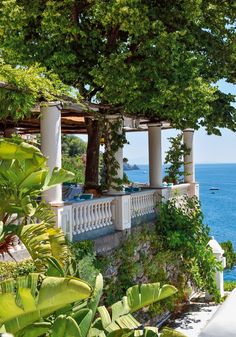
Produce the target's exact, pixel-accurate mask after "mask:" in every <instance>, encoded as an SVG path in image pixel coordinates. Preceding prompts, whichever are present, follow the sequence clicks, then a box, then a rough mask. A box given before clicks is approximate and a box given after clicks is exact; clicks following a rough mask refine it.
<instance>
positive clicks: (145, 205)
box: [144, 194, 149, 214]
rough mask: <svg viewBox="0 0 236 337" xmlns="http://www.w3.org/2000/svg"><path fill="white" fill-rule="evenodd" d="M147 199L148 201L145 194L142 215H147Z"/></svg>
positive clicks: (147, 196)
mask: <svg viewBox="0 0 236 337" xmlns="http://www.w3.org/2000/svg"><path fill="white" fill-rule="evenodd" d="M148 199H149V195H148V194H146V195H144V214H148V213H149V212H148Z"/></svg>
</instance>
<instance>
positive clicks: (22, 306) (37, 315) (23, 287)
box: [0, 274, 91, 334]
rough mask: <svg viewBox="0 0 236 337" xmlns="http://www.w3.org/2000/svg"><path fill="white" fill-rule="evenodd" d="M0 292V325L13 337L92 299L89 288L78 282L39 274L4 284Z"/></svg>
mask: <svg viewBox="0 0 236 337" xmlns="http://www.w3.org/2000/svg"><path fill="white" fill-rule="evenodd" d="M0 289H1V292H0V303H1V306H0V324H4V325H5V327H6V330H7V331H8V332H11V333H13V334H14V333H16V332H18V331H19V330H22V329H24V328H26V327H27V326H29V325H31V324H32V323H34V322H36V321H38V320H40V319H41V318H42V317H47V316H48V315H50V314H51V313H53V312H54V311H56V310H59V309H60V308H63V307H65V306H66V305H67V304H70V303H73V302H76V301H80V300H83V299H86V298H88V297H89V296H90V295H91V288H90V286H89V285H88V284H87V283H85V282H83V281H81V280H79V279H76V278H58V277H47V276H46V277H42V276H41V275H39V274H29V276H26V277H19V278H18V279H17V280H16V281H14V280H11V279H10V280H8V281H4V282H1V283H0Z"/></svg>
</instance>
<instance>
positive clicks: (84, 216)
mask: <svg viewBox="0 0 236 337" xmlns="http://www.w3.org/2000/svg"><path fill="white" fill-rule="evenodd" d="M113 200H114V198H112V197H111V198H99V199H94V200H87V201H82V202H79V203H75V204H72V226H73V235H76V234H82V233H84V232H88V231H92V230H95V229H100V228H102V227H105V226H110V225H112V224H113V219H112V201H113Z"/></svg>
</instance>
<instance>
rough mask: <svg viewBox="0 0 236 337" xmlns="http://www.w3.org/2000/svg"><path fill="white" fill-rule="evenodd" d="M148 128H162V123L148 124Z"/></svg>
mask: <svg viewBox="0 0 236 337" xmlns="http://www.w3.org/2000/svg"><path fill="white" fill-rule="evenodd" d="M147 126H148V127H150V128H154V127H162V123H159V122H158V123H147Z"/></svg>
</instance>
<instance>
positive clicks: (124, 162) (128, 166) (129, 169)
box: [123, 158, 140, 171]
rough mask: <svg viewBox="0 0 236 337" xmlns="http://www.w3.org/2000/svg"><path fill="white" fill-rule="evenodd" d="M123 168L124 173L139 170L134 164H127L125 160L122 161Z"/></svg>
mask: <svg viewBox="0 0 236 337" xmlns="http://www.w3.org/2000/svg"><path fill="white" fill-rule="evenodd" d="M123 168H124V171H132V170H140V168H139V167H138V165H136V164H134V165H131V164H129V163H128V159H127V158H124V159H123Z"/></svg>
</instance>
